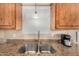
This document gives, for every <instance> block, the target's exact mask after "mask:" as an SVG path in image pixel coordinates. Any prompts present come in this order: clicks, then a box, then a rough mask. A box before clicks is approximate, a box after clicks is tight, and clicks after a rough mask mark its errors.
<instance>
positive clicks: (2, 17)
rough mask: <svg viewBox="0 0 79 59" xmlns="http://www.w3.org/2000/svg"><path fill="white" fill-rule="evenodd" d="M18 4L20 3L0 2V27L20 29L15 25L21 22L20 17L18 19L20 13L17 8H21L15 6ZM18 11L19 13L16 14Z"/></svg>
mask: <svg viewBox="0 0 79 59" xmlns="http://www.w3.org/2000/svg"><path fill="white" fill-rule="evenodd" d="M19 6H21V5H20V4H19V5H17V4H10V3H6V4H5V3H3V4H0V29H20V28H17V25H18V24H19V23H20V22H21V19H19V15H21V11H19V10H21V8H17V7H19ZM17 10H18V11H17ZM18 12H19V15H17V13H18ZM20 18H21V16H20ZM18 19H19V20H18ZM17 23H18V24H17ZM16 24H17V25H16Z"/></svg>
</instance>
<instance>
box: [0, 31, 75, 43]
mask: <svg viewBox="0 0 79 59" xmlns="http://www.w3.org/2000/svg"><path fill="white" fill-rule="evenodd" d="M61 34H69V35H71V39H72V41H73V42H76V31H73V30H64V31H52V32H51V33H50V34H41V35H40V38H41V39H53V40H54V39H55V40H56V39H60V38H61V36H60V35H61ZM37 38H38V36H37V34H35V33H34V34H23V33H22V31H16V30H0V39H37Z"/></svg>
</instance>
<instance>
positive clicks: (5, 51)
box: [0, 40, 79, 56]
mask: <svg viewBox="0 0 79 59" xmlns="http://www.w3.org/2000/svg"><path fill="white" fill-rule="evenodd" d="M41 41H42V42H45V43H48V44H49V45H52V47H53V48H54V49H55V50H56V52H55V53H52V54H51V53H40V54H31V53H30V54H24V53H19V51H18V50H19V49H20V48H21V47H22V46H23V45H24V44H26V43H28V42H32V43H33V42H36V40H8V41H7V42H6V43H4V44H0V56H78V55H79V48H78V46H77V45H75V44H73V46H72V47H70V48H68V47H65V46H63V45H61V44H60V43H59V42H58V41H56V40H55V41H54V40H45V41H43V40H41Z"/></svg>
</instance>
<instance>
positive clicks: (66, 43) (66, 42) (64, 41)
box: [61, 34, 71, 47]
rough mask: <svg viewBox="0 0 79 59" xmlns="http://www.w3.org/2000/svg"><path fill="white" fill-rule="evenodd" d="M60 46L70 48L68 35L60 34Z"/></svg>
mask: <svg viewBox="0 0 79 59" xmlns="http://www.w3.org/2000/svg"><path fill="white" fill-rule="evenodd" d="M61 44H63V45H64V46H66V47H71V36H70V35H68V34H61Z"/></svg>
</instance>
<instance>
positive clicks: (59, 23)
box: [52, 3, 79, 29]
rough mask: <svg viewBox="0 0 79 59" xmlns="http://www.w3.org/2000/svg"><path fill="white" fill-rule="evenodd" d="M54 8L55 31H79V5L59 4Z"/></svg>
mask: <svg viewBox="0 0 79 59" xmlns="http://www.w3.org/2000/svg"><path fill="white" fill-rule="evenodd" d="M54 6H55V29H79V4H73V3H59V4H55V5H54ZM52 9H53V7H52ZM52 13H53V12H52ZM52 18H53V16H52ZM52 20H53V19H52ZM52 24H53V23H52Z"/></svg>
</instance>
